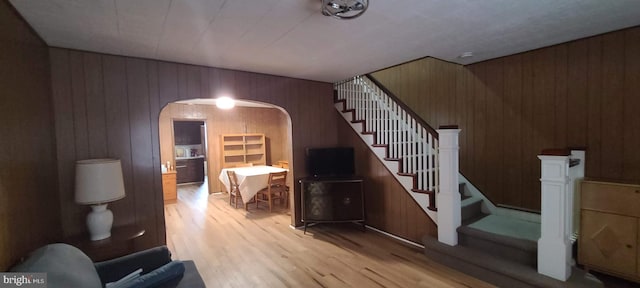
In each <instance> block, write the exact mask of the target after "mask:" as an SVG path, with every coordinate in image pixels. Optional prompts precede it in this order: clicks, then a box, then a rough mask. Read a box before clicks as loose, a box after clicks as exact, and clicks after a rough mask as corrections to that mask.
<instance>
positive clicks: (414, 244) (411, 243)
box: [365, 225, 424, 249]
mask: <svg viewBox="0 0 640 288" xmlns="http://www.w3.org/2000/svg"><path fill="white" fill-rule="evenodd" d="M365 227H367V229H369V230H373V231H375V232H378V233H380V234H382V235H385V236H387V237H389V238H393V239H395V240H398V241H400V242H403V243H406V244H409V245H411V246H414V247H416V248H420V249H424V245H421V244H418V243H416V242H413V241H410V240H407V239H404V238H402V237H399V236H396V235H393V234H391V233H389V232H385V231H382V230H380V229H377V228H374V227H371V226H369V225H365Z"/></svg>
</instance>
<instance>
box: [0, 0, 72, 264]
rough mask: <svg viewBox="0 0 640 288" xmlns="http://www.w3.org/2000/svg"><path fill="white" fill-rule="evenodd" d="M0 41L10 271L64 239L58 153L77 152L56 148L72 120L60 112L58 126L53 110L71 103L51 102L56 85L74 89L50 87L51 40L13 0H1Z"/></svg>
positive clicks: (0, 217) (3, 251)
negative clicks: (60, 133) (23, 259)
mask: <svg viewBox="0 0 640 288" xmlns="http://www.w3.org/2000/svg"><path fill="white" fill-rule="evenodd" d="M0 43H2V44H0V87H2V92H1V93H2V96H1V98H2V100H1V101H0V123H2V125H0V135H2V136H0V149H1V150H2V153H0V165H1V166H2V169H0V271H7V269H8V268H9V267H10V266H12V265H13V264H14V263H15V262H16V261H18V260H19V259H20V257H23V256H25V255H26V254H27V253H28V252H30V251H31V250H33V249H36V248H38V247H39V246H41V245H44V244H47V243H51V242H55V241H60V240H61V239H62V229H61V225H60V222H61V221H60V205H59V202H58V198H59V190H58V186H57V181H56V177H57V176H56V175H57V173H56V172H57V167H56V154H60V153H66V152H71V153H73V150H72V149H73V146H72V143H70V144H71V145H70V147H56V146H55V132H56V131H58V130H60V129H61V128H62V127H63V126H64V125H65V124H68V123H69V121H68V120H69V118H68V117H67V115H60V117H59V119H60V121H61V124H60V125H54V124H53V119H54V118H53V111H54V110H56V111H60V110H64V109H68V108H70V107H71V106H70V105H69V104H71V103H72V102H71V98H70V97H62V98H60V101H59V102H52V101H51V95H52V89H53V93H55V94H57V95H59V94H66V95H70V91H69V90H68V88H69V87H68V85H65V86H66V87H60V86H57V85H55V86H51V73H52V72H54V71H51V70H50V69H51V67H50V60H49V55H48V50H47V46H46V44H45V43H44V41H42V39H40V37H38V35H37V34H36V33H34V32H33V30H32V29H31V28H30V27H29V25H28V24H27V23H26V22H25V21H24V19H22V17H21V16H20V15H19V14H18V13H17V12H16V11H15V9H14V8H13V7H12V6H11V4H9V2H8V1H0ZM59 60H60V61H58V62H56V63H58V64H60V65H59V67H58V68H57V69H59V70H68V69H69V67H68V61H67V60H68V59H59ZM67 105H69V106H67ZM66 135H67V136H70V137H71V138H68V139H69V140H70V141H71V142H73V135H72V134H71V135H69V134H66ZM56 148H58V150H56ZM64 171H67V170H66V169H65V170H64Z"/></svg>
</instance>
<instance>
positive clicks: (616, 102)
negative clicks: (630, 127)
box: [600, 32, 640, 179]
mask: <svg viewBox="0 0 640 288" xmlns="http://www.w3.org/2000/svg"><path fill="white" fill-rule="evenodd" d="M635 52H636V51H634V52H633V53H635ZM625 60H626V59H625V53H624V32H622V33H610V34H607V35H604V36H602V74H603V78H602V79H601V81H602V94H603V97H602V98H601V99H600V101H601V107H602V108H603V109H602V112H601V113H602V114H601V115H602V116H601V117H602V118H601V125H602V128H603V129H602V134H601V138H600V139H601V144H602V147H606V148H603V149H602V152H601V153H602V154H601V155H602V156H601V158H600V161H601V162H600V165H601V166H602V171H601V172H600V173H601V177H603V178H608V179H621V178H622V174H623V173H622V161H621V160H622V158H623V157H622V154H623V141H622V139H623V135H624V131H623V129H624V94H623V93H624V86H625V85H624V79H625V73H624V72H625ZM638 177H640V175H639V176H638Z"/></svg>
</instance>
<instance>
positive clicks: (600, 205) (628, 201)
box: [578, 180, 640, 282]
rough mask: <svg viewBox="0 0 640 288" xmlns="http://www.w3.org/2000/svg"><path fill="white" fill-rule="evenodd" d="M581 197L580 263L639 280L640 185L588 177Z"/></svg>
mask: <svg viewBox="0 0 640 288" xmlns="http://www.w3.org/2000/svg"><path fill="white" fill-rule="evenodd" d="M580 196H581V197H580V198H581V199H580V202H581V204H580V237H579V242H578V262H579V263H580V264H582V265H584V266H585V267H586V268H587V269H592V270H597V271H600V272H604V273H608V274H612V275H616V276H619V277H622V278H626V279H629V280H632V281H636V282H640V262H639V260H640V254H638V253H639V252H640V250H639V249H638V245H640V234H639V233H638V232H639V231H638V229H639V228H638V227H639V225H640V224H639V223H640V209H638V206H639V205H640V185H630V184H622V183H611V182H599V181H591V180H585V181H583V182H582V183H581V184H580Z"/></svg>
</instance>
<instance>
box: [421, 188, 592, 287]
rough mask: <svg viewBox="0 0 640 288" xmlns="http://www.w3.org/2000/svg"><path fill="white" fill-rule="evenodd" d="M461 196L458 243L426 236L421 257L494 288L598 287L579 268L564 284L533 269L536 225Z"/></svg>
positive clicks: (461, 191) (463, 190)
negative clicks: (492, 212)
mask: <svg viewBox="0 0 640 288" xmlns="http://www.w3.org/2000/svg"><path fill="white" fill-rule="evenodd" d="M459 188H460V193H461V195H462V203H461V204H462V207H461V213H462V226H461V227H459V228H458V246H455V247H452V246H448V245H445V244H442V243H440V242H438V239H436V238H433V237H429V236H425V237H424V238H423V243H424V245H425V255H427V256H428V257H429V258H432V259H433V260H435V261H437V262H440V263H442V264H445V265H447V266H450V267H452V268H455V269H457V270H460V271H463V272H465V273H467V274H470V275H472V276H475V277H477V278H480V279H482V280H485V281H487V282H490V283H493V284H495V285H498V286H499V287H603V285H602V283H601V282H600V281H599V280H598V279H596V278H595V277H593V276H592V275H590V274H587V273H585V272H584V271H582V270H579V269H574V271H573V275H572V276H571V278H570V279H569V281H567V282H561V281H558V280H555V279H552V278H550V277H547V276H544V275H541V274H538V272H537V253H538V245H537V241H538V238H540V223H537V222H530V221H524V220H521V219H517V218H513V217H508V216H502V215H488V214H483V213H482V209H481V207H482V200H481V199H476V198H474V197H471V196H470V195H468V194H467V193H465V186H464V184H461V185H460V187H459Z"/></svg>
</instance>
